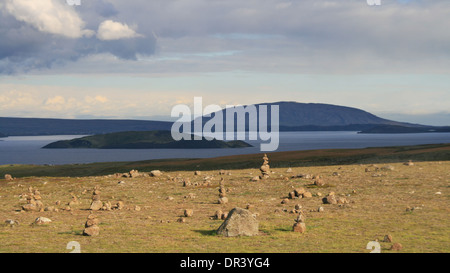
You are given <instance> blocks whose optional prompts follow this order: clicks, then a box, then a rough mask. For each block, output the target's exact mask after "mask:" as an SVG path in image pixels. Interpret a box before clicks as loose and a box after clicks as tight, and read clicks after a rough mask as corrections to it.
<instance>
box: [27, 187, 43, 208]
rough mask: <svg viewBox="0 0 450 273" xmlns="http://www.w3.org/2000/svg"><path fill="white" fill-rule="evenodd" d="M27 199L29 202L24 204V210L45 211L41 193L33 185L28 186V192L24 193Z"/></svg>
mask: <svg viewBox="0 0 450 273" xmlns="http://www.w3.org/2000/svg"><path fill="white" fill-rule="evenodd" d="M24 196H25V198H26V199H27V204H26V205H24V206H22V210H24V211H43V210H44V204H43V203H42V197H41V193H40V192H39V190H38V189H33V187H29V188H28V193H26V194H24Z"/></svg>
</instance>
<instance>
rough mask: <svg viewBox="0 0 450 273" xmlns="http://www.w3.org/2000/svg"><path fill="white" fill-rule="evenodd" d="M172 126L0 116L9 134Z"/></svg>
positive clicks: (3, 129)
mask: <svg viewBox="0 0 450 273" xmlns="http://www.w3.org/2000/svg"><path fill="white" fill-rule="evenodd" d="M171 126H172V123H171V122H166V121H151V120H107V119H89V120H87V119H86V120H84V119H43V118H2V117H0V132H2V133H3V134H5V135H8V136H39V135H94V134H106V133H115V132H123V131H152V130H170V128H171Z"/></svg>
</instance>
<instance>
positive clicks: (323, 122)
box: [202, 102, 423, 131]
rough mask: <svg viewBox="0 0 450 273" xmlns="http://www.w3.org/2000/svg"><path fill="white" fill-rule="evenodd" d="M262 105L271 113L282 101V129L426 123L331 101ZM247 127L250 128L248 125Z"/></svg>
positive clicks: (340, 129)
mask: <svg viewBox="0 0 450 273" xmlns="http://www.w3.org/2000/svg"><path fill="white" fill-rule="evenodd" d="M260 105H267V106H268V107H267V110H268V115H270V114H271V111H270V106H271V105H279V110H280V112H279V117H280V120H279V126H280V131H361V130H368V129H371V128H374V127H376V126H379V125H394V126H404V127H419V128H420V127H423V125H419V124H410V123H404V122H397V121H392V120H387V119H383V118H380V117H377V116H375V115H373V114H371V113H369V112H366V111H363V110H361V109H357V108H352V107H345V106H338V105H331V104H321V103H298V102H275V103H263V104H255V106H256V107H257V108H258V109H259V106H260ZM221 112H222V116H223V117H224V123H225V122H226V110H222V111H221ZM217 113H218V112H216V113H214V114H213V116H212V117H211V118H207V117H203V120H202V121H203V124H205V123H206V122H208V121H209V120H210V119H212V118H214V116H215V115H216V114H217ZM269 120H270V119H269ZM250 121H252V122H257V120H256V119H251V120H250ZM227 122H228V121H227ZM248 122H249V117H248V116H247V117H246V123H247V125H248ZM235 124H236V117H235ZM236 128H237V127H236V126H235V129H236ZM269 128H270V124H269ZM246 129H248V126H247V127H246Z"/></svg>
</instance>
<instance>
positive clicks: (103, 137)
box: [43, 131, 252, 149]
mask: <svg viewBox="0 0 450 273" xmlns="http://www.w3.org/2000/svg"><path fill="white" fill-rule="evenodd" d="M245 147H252V145H250V144H248V143H246V142H244V141H240V140H236V141H222V140H217V139H213V140H207V139H205V138H202V140H195V141H191V140H184V139H182V140H180V141H175V140H174V139H173V138H172V134H171V132H170V131H128V132H118V133H109V134H99V135H93V136H86V137H81V138H75V139H71V140H61V141H56V142H53V143H50V144H48V145H46V146H44V147H43V148H44V149H70V148H72V149H73V148H92V149H203V148H245Z"/></svg>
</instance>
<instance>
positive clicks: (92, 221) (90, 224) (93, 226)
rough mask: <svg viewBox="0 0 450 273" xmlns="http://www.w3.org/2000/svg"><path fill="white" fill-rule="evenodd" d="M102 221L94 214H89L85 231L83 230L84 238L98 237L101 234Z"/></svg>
mask: <svg viewBox="0 0 450 273" xmlns="http://www.w3.org/2000/svg"><path fill="white" fill-rule="evenodd" d="M99 223H100V221H99V220H98V219H97V217H96V216H95V215H94V214H92V213H91V214H89V216H88V217H87V220H86V223H85V224H84V227H85V229H84V230H83V235H84V236H97V235H99V233H100V228H99V227H98V225H99Z"/></svg>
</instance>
